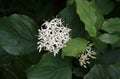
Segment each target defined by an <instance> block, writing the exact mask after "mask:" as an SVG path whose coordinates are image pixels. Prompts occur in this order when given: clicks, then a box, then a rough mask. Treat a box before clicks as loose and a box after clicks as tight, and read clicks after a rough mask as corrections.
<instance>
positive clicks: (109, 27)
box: [101, 18, 120, 33]
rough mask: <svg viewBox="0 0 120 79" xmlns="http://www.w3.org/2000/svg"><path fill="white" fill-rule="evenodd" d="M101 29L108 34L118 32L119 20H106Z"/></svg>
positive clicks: (119, 29)
mask: <svg viewBox="0 0 120 79" xmlns="http://www.w3.org/2000/svg"><path fill="white" fill-rule="evenodd" d="M101 29H102V30H104V31H107V32H109V33H114V32H120V18H112V19H108V20H107V21H105V22H104V23H103V26H102V28H101Z"/></svg>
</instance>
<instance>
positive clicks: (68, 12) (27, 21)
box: [0, 0, 120, 79]
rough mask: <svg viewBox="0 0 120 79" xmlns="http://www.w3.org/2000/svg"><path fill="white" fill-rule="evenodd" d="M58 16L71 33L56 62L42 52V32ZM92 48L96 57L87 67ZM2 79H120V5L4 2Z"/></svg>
mask: <svg viewBox="0 0 120 79" xmlns="http://www.w3.org/2000/svg"><path fill="white" fill-rule="evenodd" d="M53 17H59V18H61V19H62V20H63V21H64V25H66V26H67V27H68V28H70V29H71V32H70V37H71V40H69V41H68V42H67V43H66V47H64V48H62V49H61V50H60V51H59V54H57V56H56V57H54V56H53V53H52V52H48V51H44V50H42V51H41V52H40V53H39V52H38V50H37V39H38V37H37V35H38V31H37V30H38V28H40V26H41V24H42V23H43V21H44V20H45V21H46V20H48V21H49V20H50V19H52V18H53ZM49 18H50V19H49ZM88 43H93V44H94V45H93V46H92V50H93V51H95V52H96V53H97V55H95V56H96V57H97V58H96V59H90V60H89V62H90V64H87V65H86V66H87V68H84V67H82V66H80V62H79V59H78V56H79V55H81V54H82V52H83V51H85V50H86V47H87V46H88ZM0 79H120V0H0Z"/></svg>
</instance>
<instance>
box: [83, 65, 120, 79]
mask: <svg viewBox="0 0 120 79" xmlns="http://www.w3.org/2000/svg"><path fill="white" fill-rule="evenodd" d="M84 79H119V73H118V71H117V68H115V67H114V66H105V65H100V64H97V65H94V67H93V68H92V69H91V70H90V72H89V73H88V74H86V75H85V77H84Z"/></svg>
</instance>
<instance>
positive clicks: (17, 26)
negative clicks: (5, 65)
mask: <svg viewBox="0 0 120 79" xmlns="http://www.w3.org/2000/svg"><path fill="white" fill-rule="evenodd" d="M37 27H38V26H37V24H36V23H35V22H34V21H33V20H32V19H31V18H29V17H27V16H25V15H17V14H14V15H11V16H9V17H4V18H1V19H0V45H1V47H2V48H3V49H4V50H5V51H7V52H8V53H10V54H13V55H21V54H27V53H30V52H33V51H35V50H36V40H37V39H36V38H37V37H36V36H35V35H37Z"/></svg>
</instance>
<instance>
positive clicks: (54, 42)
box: [37, 18, 71, 56]
mask: <svg viewBox="0 0 120 79" xmlns="http://www.w3.org/2000/svg"><path fill="white" fill-rule="evenodd" d="M70 31H71V29H69V28H67V27H65V26H64V25H63V21H62V20H61V19H59V18H54V19H52V20H51V21H50V22H48V21H46V22H45V23H43V24H42V26H41V29H38V32H39V35H38V42H37V44H38V49H39V52H40V51H41V49H42V48H44V50H48V51H50V52H53V53H54V56H56V54H58V52H59V50H60V49H61V48H63V47H64V46H65V44H66V43H67V42H68V41H69V39H70V35H69V32H70Z"/></svg>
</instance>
